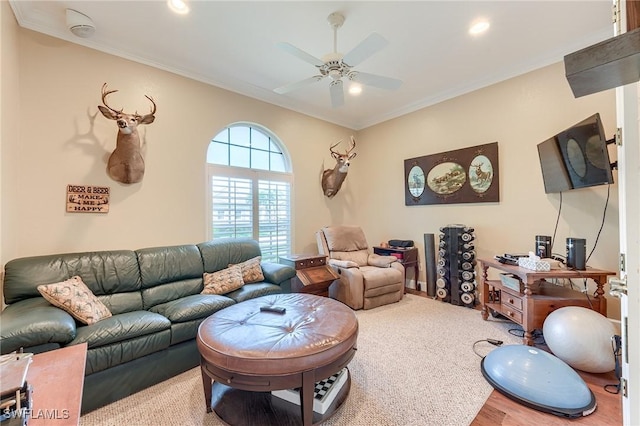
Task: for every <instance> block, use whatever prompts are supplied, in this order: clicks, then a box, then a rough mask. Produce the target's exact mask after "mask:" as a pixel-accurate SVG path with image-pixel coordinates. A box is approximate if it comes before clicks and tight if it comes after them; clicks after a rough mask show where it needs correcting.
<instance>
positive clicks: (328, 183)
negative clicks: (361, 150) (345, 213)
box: [322, 136, 356, 198]
mask: <svg viewBox="0 0 640 426" xmlns="http://www.w3.org/2000/svg"><path fill="white" fill-rule="evenodd" d="M341 142H342V141H341V140H340V141H338V143H336V144H334V145H331V147H330V148H329V151H330V152H331V156H332V157H333V158H335V160H336V166H335V167H334V168H333V169H327V170H325V171H324V172H322V190H323V191H324V195H326V196H327V197H329V198H333V196H334V195H336V194H337V193H338V191H339V190H340V187H341V186H342V182H344V179H345V178H346V177H347V172H348V171H349V164H350V162H351V160H352V159H353V158H354V157H355V156H356V153H355V152H353V153H352V152H351V151H353V150H354V149H355V148H356V140H355V139H354V138H353V136H351V144H350V145H349V149H347V150H346V151H345V153H344V154H341V153H339V152H338V151H336V150H334V148H335V147H336V146H338V145H340V143H341Z"/></svg>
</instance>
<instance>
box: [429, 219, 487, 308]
mask: <svg viewBox="0 0 640 426" xmlns="http://www.w3.org/2000/svg"><path fill="white" fill-rule="evenodd" d="M473 231H474V230H473V228H470V227H468V226H465V225H447V226H445V227H442V228H440V241H439V243H438V268H437V275H438V278H437V280H436V296H437V297H438V299H440V300H442V301H444V302H449V303H451V304H454V305H459V306H466V307H473V306H475V304H476V299H477V298H476V281H475V277H476V271H475V269H476V259H475V256H476V255H475V243H474V240H475V235H474V233H473Z"/></svg>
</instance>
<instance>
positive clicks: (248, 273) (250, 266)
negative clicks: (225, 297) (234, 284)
mask: <svg viewBox="0 0 640 426" xmlns="http://www.w3.org/2000/svg"><path fill="white" fill-rule="evenodd" d="M261 260H262V256H256V257H254V258H251V259H249V260H246V261H244V262H242V263H238V264H237V265H238V266H240V268H242V279H243V280H244V283H245V284H249V283H259V282H260V281H264V274H263V273H262V268H261V267H260V261H261ZM229 266H233V265H229Z"/></svg>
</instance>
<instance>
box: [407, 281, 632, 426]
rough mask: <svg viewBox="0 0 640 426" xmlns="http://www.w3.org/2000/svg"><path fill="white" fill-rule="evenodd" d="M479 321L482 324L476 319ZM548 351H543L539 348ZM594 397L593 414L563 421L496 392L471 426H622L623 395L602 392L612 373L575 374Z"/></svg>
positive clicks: (419, 294)
mask: <svg viewBox="0 0 640 426" xmlns="http://www.w3.org/2000/svg"><path fill="white" fill-rule="evenodd" d="M407 293H411V294H415V295H417V296H423V297H429V296H427V295H426V293H425V292H422V291H416V290H413V289H410V288H407ZM478 319H479V320H482V319H481V318H480V317H478ZM540 348H541V349H544V350H547V348H546V347H540ZM576 371H577V372H578V373H579V374H580V376H581V377H582V378H583V379H584V381H585V382H586V383H587V385H588V386H589V389H591V391H592V392H593V394H594V395H595V397H596V404H597V406H596V410H595V411H594V412H593V413H591V414H590V415H588V416H586V417H582V418H579V419H573V420H570V419H565V418H562V417H559V416H554V415H553V414H547V413H543V412H542V411H538V410H534V409H531V408H528V407H525V406H524V405H522V404H519V403H517V402H515V401H513V400H511V399H509V398H507V397H506V396H504V395H502V394H501V393H500V392H498V391H495V390H494V391H493V392H492V393H491V395H490V396H489V399H487V402H486V403H485V404H484V406H483V407H482V409H481V410H480V412H479V413H478V415H477V416H476V418H475V419H474V420H473V422H472V423H471V425H472V426H497V425H501V426H539V425H545V426H561V425H574V426H575V425H598V426H608V425H612V426H613V425H616V426H617V425H621V424H622V395H621V394H620V393H618V394H612V393H609V392H607V391H606V390H605V389H604V386H605V385H608V384H614V383H617V379H616V377H615V374H614V372H613V371H612V372H610V373H606V374H592V373H585V372H582V371H578V370H576Z"/></svg>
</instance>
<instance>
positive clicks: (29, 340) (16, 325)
mask: <svg viewBox="0 0 640 426" xmlns="http://www.w3.org/2000/svg"><path fill="white" fill-rule="evenodd" d="M1 322H2V327H0V342H1V343H0V350H1V351H2V352H1V353H2V354H3V355H4V354H7V353H9V352H13V351H16V350H18V349H20V348H29V347H33V346H39V345H45V344H48V343H57V344H61V345H65V344H67V343H69V342H70V341H72V340H73V338H74V337H76V321H75V320H74V319H73V317H72V316H71V315H69V314H68V313H66V312H65V311H63V310H62V309H59V308H56V307H55V306H51V303H49V302H47V301H46V300H45V299H43V298H42V297H34V298H31V299H25V300H22V301H20V302H16V303H14V304H12V305H9V306H7V307H6V308H5V310H4V311H2V321H1Z"/></svg>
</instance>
